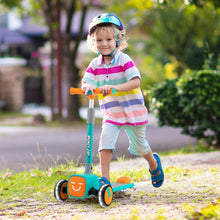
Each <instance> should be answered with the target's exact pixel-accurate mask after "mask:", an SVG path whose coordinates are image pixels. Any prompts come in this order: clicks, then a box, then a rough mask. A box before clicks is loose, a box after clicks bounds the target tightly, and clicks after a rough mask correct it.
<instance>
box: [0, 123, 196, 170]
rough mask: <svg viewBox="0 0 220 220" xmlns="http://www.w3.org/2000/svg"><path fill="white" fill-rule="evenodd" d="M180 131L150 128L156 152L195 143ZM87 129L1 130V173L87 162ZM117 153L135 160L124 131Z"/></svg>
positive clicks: (97, 132) (96, 132)
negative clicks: (9, 170)
mask: <svg viewBox="0 0 220 220" xmlns="http://www.w3.org/2000/svg"><path fill="white" fill-rule="evenodd" d="M180 131H181V130H180V129H176V128H171V127H158V126H156V125H154V124H150V125H148V127H147V139H148V141H149V143H150V145H151V148H152V150H153V151H154V152H161V151H168V150H172V149H176V148H180V147H184V146H187V145H189V144H195V143H196V140H195V139H193V138H191V137H189V136H186V135H182V134H180ZM100 132H101V128H100V125H95V129H94V151H93V155H94V156H93V157H94V158H93V162H94V163H97V162H98V158H97V148H98V142H99V135H100ZM86 133H87V132H86V126H82V127H65V128H48V127H19V126H18V127H10V126H0V167H1V168H2V169H6V168H10V169H11V170H16V171H22V170H24V169H31V168H35V167H38V168H46V167H49V166H52V165H56V164H60V163H65V162H66V161H67V160H73V161H74V162H77V161H79V162H80V163H84V162H85V146H86ZM116 148H117V150H116V151H115V153H114V155H113V159H117V158H118V157H122V156H123V155H125V157H132V158H134V157H135V156H134V155H131V154H130V153H129V152H128V150H127V148H128V138H127V136H126V134H125V132H124V131H123V130H122V131H121V133H120V135H119V138H118V140H117V143H116Z"/></svg>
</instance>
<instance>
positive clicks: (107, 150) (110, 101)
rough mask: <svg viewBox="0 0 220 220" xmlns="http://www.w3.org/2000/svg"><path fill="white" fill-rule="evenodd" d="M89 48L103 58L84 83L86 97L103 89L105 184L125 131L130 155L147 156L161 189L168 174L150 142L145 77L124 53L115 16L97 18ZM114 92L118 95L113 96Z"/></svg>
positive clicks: (92, 65) (122, 36)
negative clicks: (144, 89) (111, 93)
mask: <svg viewBox="0 0 220 220" xmlns="http://www.w3.org/2000/svg"><path fill="white" fill-rule="evenodd" d="M87 43H88V46H89V47H90V48H91V49H92V50H94V51H96V52H97V53H98V54H99V56H98V57H96V58H95V59H93V60H92V61H91V63H90V64H89V67H88V68H87V70H86V73H85V75H84V77H83V79H82V89H83V91H84V93H85V94H87V93H88V91H89V90H91V91H93V90H94V88H95V87H99V88H100V90H101V92H102V94H103V95H99V97H98V98H99V105H100V108H101V112H102V115H103V125H102V132H101V137H100V141H99V154H100V168H101V177H100V179H99V181H100V186H101V185H102V184H110V163H111V159H112V153H113V151H114V150H115V143H116V140H117V137H118V134H119V131H120V129H121V128H122V127H124V129H125V131H126V133H127V135H128V138H129V144H130V146H129V151H130V152H131V153H132V154H135V155H139V156H143V157H144V159H145V160H147V162H148V164H149V171H150V173H151V180H152V184H153V186H154V187H160V186H161V185H162V183H163V180H164V173H163V169H162V165H161V161H160V158H159V156H158V154H156V153H154V154H153V153H152V151H151V148H150V146H149V144H148V142H147V140H146V124H147V122H148V121H147V108H146V107H145V104H144V98H143V95H142V92H141V90H140V83H141V76H140V73H139V71H138V69H137V67H136V66H135V64H134V62H133V60H132V59H131V58H130V57H129V56H128V55H127V54H125V53H123V52H122V50H123V49H125V48H126V47H127V41H126V39H125V30H124V28H123V25H122V23H121V21H120V20H119V19H118V18H117V17H116V16H114V15H112V14H102V15H99V16H97V17H95V18H93V20H92V22H91V23H90V26H89V34H88V39H87ZM111 88H114V89H115V91H116V93H115V95H112V96H110V95H109V92H110V89H111Z"/></svg>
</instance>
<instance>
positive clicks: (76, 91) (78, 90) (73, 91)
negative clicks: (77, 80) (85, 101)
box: [70, 87, 84, 95]
mask: <svg viewBox="0 0 220 220" xmlns="http://www.w3.org/2000/svg"><path fill="white" fill-rule="evenodd" d="M76 94H84V92H83V90H82V89H81V88H74V87H71V88H70V95H76Z"/></svg>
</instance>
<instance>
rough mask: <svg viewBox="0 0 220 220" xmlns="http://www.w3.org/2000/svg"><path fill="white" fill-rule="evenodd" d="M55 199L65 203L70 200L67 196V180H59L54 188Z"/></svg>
mask: <svg viewBox="0 0 220 220" xmlns="http://www.w3.org/2000/svg"><path fill="white" fill-rule="evenodd" d="M54 197H55V198H56V199H57V200H58V201H59V202H63V201H65V200H66V199H67V198H68V194H67V180H64V179H61V180H59V181H58V182H57V183H56V185H55V187H54Z"/></svg>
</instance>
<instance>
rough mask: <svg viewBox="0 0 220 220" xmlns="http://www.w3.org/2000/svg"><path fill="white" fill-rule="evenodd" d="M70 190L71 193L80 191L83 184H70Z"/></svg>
mask: <svg viewBox="0 0 220 220" xmlns="http://www.w3.org/2000/svg"><path fill="white" fill-rule="evenodd" d="M71 185H72V189H73V191H76V192H77V191H80V190H81V188H82V187H83V183H76V182H71Z"/></svg>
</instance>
